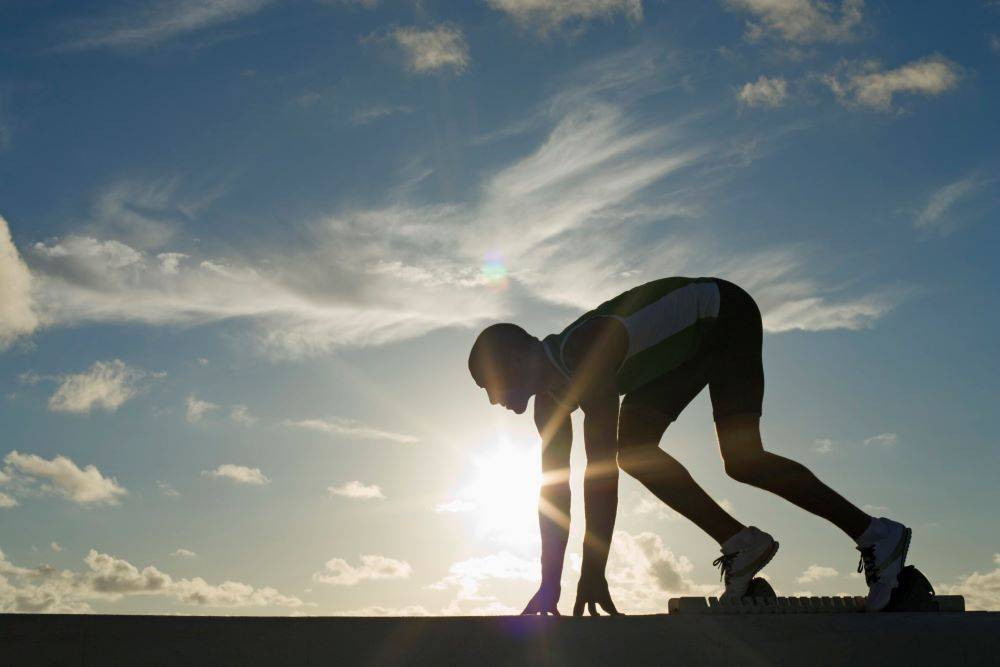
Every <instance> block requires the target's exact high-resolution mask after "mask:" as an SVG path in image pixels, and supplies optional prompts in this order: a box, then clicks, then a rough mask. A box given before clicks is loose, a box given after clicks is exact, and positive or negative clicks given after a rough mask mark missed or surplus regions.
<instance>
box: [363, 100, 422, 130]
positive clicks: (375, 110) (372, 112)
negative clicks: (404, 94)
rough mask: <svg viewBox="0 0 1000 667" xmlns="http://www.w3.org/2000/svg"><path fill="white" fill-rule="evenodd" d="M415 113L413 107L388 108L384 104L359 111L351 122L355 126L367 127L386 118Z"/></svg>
mask: <svg viewBox="0 0 1000 667" xmlns="http://www.w3.org/2000/svg"><path fill="white" fill-rule="evenodd" d="M408 113H413V107H408V106H405V105H404V106H388V105H384V104H380V105H376V106H373V107H367V108H365V109H358V110H357V111H355V112H354V114H353V115H352V116H351V122H352V123H354V124H355V125H367V124H368V123H370V122H372V121H375V120H378V119H380V118H385V117H387V116H392V115H394V114H408Z"/></svg>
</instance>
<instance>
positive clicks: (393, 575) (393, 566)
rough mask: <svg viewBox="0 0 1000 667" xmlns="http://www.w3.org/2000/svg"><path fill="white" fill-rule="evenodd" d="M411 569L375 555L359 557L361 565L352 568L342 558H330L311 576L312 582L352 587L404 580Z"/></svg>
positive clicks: (408, 566)
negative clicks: (364, 583)
mask: <svg viewBox="0 0 1000 667" xmlns="http://www.w3.org/2000/svg"><path fill="white" fill-rule="evenodd" d="M412 572H413V568H411V567H410V564H409V563H407V562H406V561H401V560H396V559H394V558H386V557H385V556H380V555H377V554H369V555H365V556H362V557H361V564H360V565H357V566H354V565H351V564H350V563H348V562H347V561H346V560H344V559H343V558H331V559H330V560H328V561H327V562H326V565H324V567H323V569H322V570H320V571H319V572H316V573H314V574H313V581H315V582H316V583H320V584H331V585H333V586H354V585H356V584H359V583H361V582H362V581H378V580H383V579H406V578H408V577H409V576H410V574H411V573H412Z"/></svg>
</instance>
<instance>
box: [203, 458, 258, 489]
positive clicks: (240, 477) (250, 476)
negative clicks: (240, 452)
mask: <svg viewBox="0 0 1000 667" xmlns="http://www.w3.org/2000/svg"><path fill="white" fill-rule="evenodd" d="M201 476H202V477H210V478H212V479H228V480H232V481H233V482H236V483H238V484H253V485H255V486H260V485H263V484H268V483H270V481H271V480H269V479H268V478H267V477H266V476H265V475H264V473H262V472H261V471H260V468H248V467H246V466H240V465H234V464H232V463H223V464H222V465H220V466H219V467H218V468H216V469H215V470H202V471H201Z"/></svg>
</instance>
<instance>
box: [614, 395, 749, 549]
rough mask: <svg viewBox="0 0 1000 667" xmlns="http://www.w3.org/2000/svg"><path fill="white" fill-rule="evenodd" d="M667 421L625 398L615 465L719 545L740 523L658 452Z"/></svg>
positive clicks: (676, 465) (658, 413)
mask: <svg viewBox="0 0 1000 667" xmlns="http://www.w3.org/2000/svg"><path fill="white" fill-rule="evenodd" d="M670 421H672V420H671V418H670V417H669V416H668V415H665V414H663V413H662V412H660V411H657V410H654V409H652V408H649V407H646V406H640V405H630V404H629V401H628V398H627V397H626V401H625V402H624V403H623V405H622V409H621V414H620V417H619V419H618V465H619V467H621V469H622V470H624V471H625V472H627V473H628V474H630V475H632V476H633V477H635V478H636V479H637V480H639V481H640V482H641V483H642V484H643V486H645V487H646V488H647V489H649V490H650V491H651V492H652V493H653V495H655V496H656V497H657V498H659V499H660V500H662V501H663V502H664V503H666V504H667V505H668V506H669V507H670V508H671V509H673V510H674V511H675V512H677V513H678V514H681V515H682V516H685V517H687V518H688V519H690V520H691V521H692V522H694V524H695V525H697V526H698V527H699V528H701V529H702V530H704V531H705V532H706V533H708V534H709V535H711V536H712V538H713V539H714V540H715V541H717V542H718V543H719V544H722V543H723V542H725V541H726V540H728V539H729V538H730V537H732V536H733V535H735V534H736V533H738V532H739V531H740V530H742V529H743V524H741V523H740V522H739V521H737V520H736V519H734V518H733V517H732V516H730V515H729V513H728V512H726V510H724V509H722V508H721V507H720V506H719V504H718V503H716V502H715V501H714V500H712V498H711V497H709V495H708V494H707V493H705V490H704V489H702V488H701V487H700V486H698V483H697V482H695V481H694V478H693V477H691V474H690V473H689V472H688V471H687V469H686V468H685V467H684V466H683V465H681V464H680V463H679V462H678V461H677V459H675V458H674V457H672V456H671V455H670V454H667V453H666V452H665V451H663V450H662V449H660V446H659V445H660V438H661V437H662V436H663V433H664V431H665V430H666V428H667V426H668V425H669V423H670Z"/></svg>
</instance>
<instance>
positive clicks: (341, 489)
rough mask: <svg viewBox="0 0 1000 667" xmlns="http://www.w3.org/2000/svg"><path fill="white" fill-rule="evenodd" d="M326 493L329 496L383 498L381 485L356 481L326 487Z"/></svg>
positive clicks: (357, 498) (364, 498) (359, 498)
mask: <svg viewBox="0 0 1000 667" xmlns="http://www.w3.org/2000/svg"><path fill="white" fill-rule="evenodd" d="M327 493H329V494H330V497H331V498H332V497H334V496H341V497H344V498H352V499H354V500H372V499H378V500H382V499H384V498H385V495H384V494H383V493H382V487H380V486H378V485H376V484H362V483H361V482H358V481H353V482H346V483H344V484H341V485H340V486H331V487H328V488H327Z"/></svg>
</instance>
